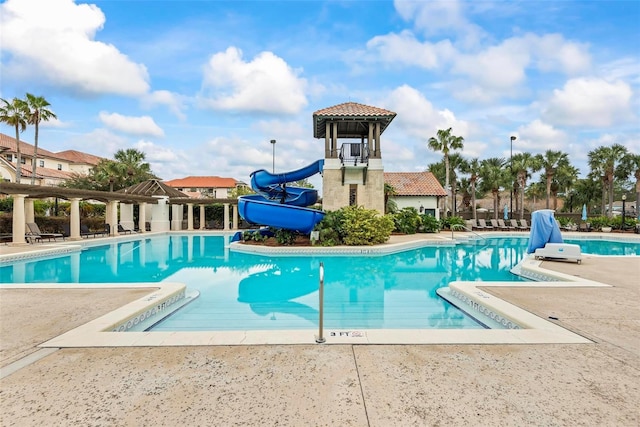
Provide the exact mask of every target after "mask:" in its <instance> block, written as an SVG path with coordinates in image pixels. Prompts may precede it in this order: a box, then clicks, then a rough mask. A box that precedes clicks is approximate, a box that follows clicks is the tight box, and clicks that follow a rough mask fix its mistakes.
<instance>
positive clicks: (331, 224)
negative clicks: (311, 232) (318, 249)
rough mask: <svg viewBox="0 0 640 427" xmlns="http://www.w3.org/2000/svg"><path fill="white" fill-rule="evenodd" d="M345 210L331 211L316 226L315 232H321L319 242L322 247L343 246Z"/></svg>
mask: <svg viewBox="0 0 640 427" xmlns="http://www.w3.org/2000/svg"><path fill="white" fill-rule="evenodd" d="M343 225H344V210H343V209H339V210H337V211H329V212H327V213H326V214H325V216H324V218H322V221H320V222H319V223H318V224H316V227H315V230H316V231H318V232H319V236H318V240H319V243H320V245H322V246H337V245H342V244H343V243H344V242H343V239H344V228H343Z"/></svg>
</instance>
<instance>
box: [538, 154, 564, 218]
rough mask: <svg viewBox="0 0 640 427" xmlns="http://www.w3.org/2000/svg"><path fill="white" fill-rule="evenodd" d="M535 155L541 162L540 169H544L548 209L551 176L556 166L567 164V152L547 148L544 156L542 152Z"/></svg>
mask: <svg viewBox="0 0 640 427" xmlns="http://www.w3.org/2000/svg"><path fill="white" fill-rule="evenodd" d="M536 157H537V159H538V161H539V162H540V163H541V165H542V169H544V177H545V179H546V183H547V204H546V207H547V209H549V206H550V203H549V202H550V201H551V183H552V182H553V176H554V175H555V173H556V170H557V169H558V167H560V166H562V165H564V164H568V162H569V156H568V155H567V153H563V152H562V151H554V150H547V151H546V152H545V153H544V156H543V155H542V154H538V155H537V156H536Z"/></svg>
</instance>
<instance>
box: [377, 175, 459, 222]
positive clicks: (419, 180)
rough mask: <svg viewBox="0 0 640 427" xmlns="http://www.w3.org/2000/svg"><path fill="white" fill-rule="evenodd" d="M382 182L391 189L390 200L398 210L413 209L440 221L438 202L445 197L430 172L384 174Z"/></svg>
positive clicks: (445, 193)
mask: <svg viewBox="0 0 640 427" xmlns="http://www.w3.org/2000/svg"><path fill="white" fill-rule="evenodd" d="M384 182H385V184H389V185H391V186H392V187H393V189H394V191H395V195H394V196H391V197H390V199H391V200H393V201H394V202H395V203H396V206H397V207H398V209H403V208H406V207H413V208H415V209H416V210H417V211H418V212H420V213H426V214H430V215H432V216H435V217H436V218H437V219H440V211H439V209H438V201H439V200H440V198H441V197H445V196H446V195H447V192H446V191H445V190H444V188H443V187H442V185H441V184H440V182H439V181H438V180H437V179H436V177H435V175H433V173H431V172H385V173H384Z"/></svg>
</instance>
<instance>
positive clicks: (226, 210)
mask: <svg viewBox="0 0 640 427" xmlns="http://www.w3.org/2000/svg"><path fill="white" fill-rule="evenodd" d="M223 230H225V231H228V230H229V203H225V204H224V227H223Z"/></svg>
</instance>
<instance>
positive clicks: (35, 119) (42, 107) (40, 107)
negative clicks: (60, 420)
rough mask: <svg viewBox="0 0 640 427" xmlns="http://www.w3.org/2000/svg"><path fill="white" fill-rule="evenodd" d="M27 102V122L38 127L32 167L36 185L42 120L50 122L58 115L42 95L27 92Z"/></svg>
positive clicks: (32, 182) (33, 180)
mask: <svg viewBox="0 0 640 427" xmlns="http://www.w3.org/2000/svg"><path fill="white" fill-rule="evenodd" d="M26 102H27V108H28V110H29V111H28V113H27V122H28V123H29V124H30V125H34V126H35V128H36V132H35V136H34V150H33V163H32V167H31V185H34V184H35V183H36V166H37V163H38V131H39V128H40V122H42V121H45V122H48V121H49V120H51V119H56V118H57V116H56V115H55V114H54V113H53V112H52V111H51V110H49V109H48V108H47V107H49V106H50V105H51V104H49V102H47V100H46V99H44V97H42V96H35V95H32V94H30V93H27V99H26Z"/></svg>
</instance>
